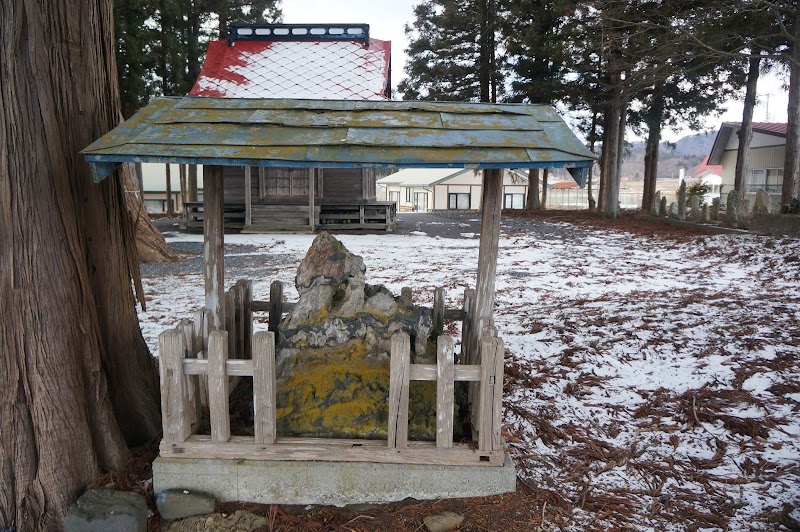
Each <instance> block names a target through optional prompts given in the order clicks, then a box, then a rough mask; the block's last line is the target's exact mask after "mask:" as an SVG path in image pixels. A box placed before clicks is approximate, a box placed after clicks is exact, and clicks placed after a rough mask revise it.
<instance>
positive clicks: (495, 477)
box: [153, 453, 517, 506]
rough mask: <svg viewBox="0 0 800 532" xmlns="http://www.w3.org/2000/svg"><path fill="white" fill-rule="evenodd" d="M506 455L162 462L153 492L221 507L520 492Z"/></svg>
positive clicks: (155, 474) (157, 465)
mask: <svg viewBox="0 0 800 532" xmlns="http://www.w3.org/2000/svg"><path fill="white" fill-rule="evenodd" d="M516 484H517V473H516V470H515V468H514V463H513V462H512V460H511V457H510V456H509V455H508V453H506V456H505V462H504V464H503V465H502V466H500V467H497V466H444V465H416V464H377V463H372V462H313V461H256V460H213V459H194V458H163V457H158V458H156V460H155V461H154V462H153V489H154V490H155V491H156V492H157V493H158V492H161V491H164V490H167V489H170V488H179V487H182V488H185V489H194V490H198V491H205V492H206V493H209V494H211V495H213V496H214V497H216V499H217V500H219V501H241V502H256V503H260V504H329V505H335V506H344V505H346V504H359V503H378V502H394V501H401V500H403V499H405V498H407V497H413V498H415V499H419V500H430V499H447V498H461V497H482V496H488V495H499V494H501V493H510V492H513V491H515V490H516Z"/></svg>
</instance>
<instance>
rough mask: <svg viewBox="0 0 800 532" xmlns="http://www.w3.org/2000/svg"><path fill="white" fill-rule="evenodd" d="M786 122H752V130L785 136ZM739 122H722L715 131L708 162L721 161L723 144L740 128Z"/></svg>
mask: <svg viewBox="0 0 800 532" xmlns="http://www.w3.org/2000/svg"><path fill="white" fill-rule="evenodd" d="M786 126H787V124H786V123H781V122H753V132H754V133H763V134H764V135H771V136H774V137H780V138H784V139H785V138H786ZM741 127H742V124H741V122H723V123H722V125H721V126H720V128H719V131H718V132H717V137H716V138H715V139H714V145H713V146H712V147H711V153H710V154H709V156H708V162H710V163H711V164H712V165H719V164H720V163H721V162H722V154H723V152H724V151H725V146H727V145H728V141H729V140H730V138H731V135H732V134H733V133H734V132H736V131H739V129H741Z"/></svg>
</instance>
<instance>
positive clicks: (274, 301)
mask: <svg viewBox="0 0 800 532" xmlns="http://www.w3.org/2000/svg"><path fill="white" fill-rule="evenodd" d="M282 315H283V283H281V282H280V281H272V284H271V285H270V287H269V327H268V328H269V330H270V331H272V332H274V333H275V335H276V339H277V334H278V326H279V325H280V324H281V317H282Z"/></svg>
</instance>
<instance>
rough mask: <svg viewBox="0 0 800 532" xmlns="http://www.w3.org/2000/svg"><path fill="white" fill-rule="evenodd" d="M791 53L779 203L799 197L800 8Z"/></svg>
mask: <svg viewBox="0 0 800 532" xmlns="http://www.w3.org/2000/svg"><path fill="white" fill-rule="evenodd" d="M793 34H794V39H793V41H792V55H790V56H789V106H788V109H787V115H788V123H787V124H786V154H785V156H784V160H783V183H782V185H781V205H788V204H790V203H791V202H792V198H798V197H800V10H798V11H797V14H796V15H795V18H794V31H793Z"/></svg>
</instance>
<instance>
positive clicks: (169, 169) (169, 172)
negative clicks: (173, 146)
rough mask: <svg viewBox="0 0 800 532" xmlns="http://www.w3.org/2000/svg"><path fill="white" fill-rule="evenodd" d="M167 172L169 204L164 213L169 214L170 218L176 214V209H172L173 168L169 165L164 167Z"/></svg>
mask: <svg viewBox="0 0 800 532" xmlns="http://www.w3.org/2000/svg"><path fill="white" fill-rule="evenodd" d="M164 166H165V167H166V171H167V179H166V182H165V184H166V193H167V204H166V209H165V211H164V212H166V213H167V215H168V216H171V215H172V214H175V209H174V208H173V207H172V167H171V166H170V165H169V164H166V165H164Z"/></svg>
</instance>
